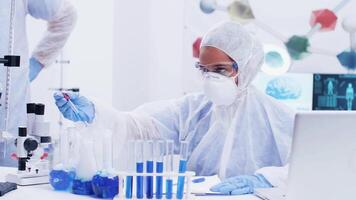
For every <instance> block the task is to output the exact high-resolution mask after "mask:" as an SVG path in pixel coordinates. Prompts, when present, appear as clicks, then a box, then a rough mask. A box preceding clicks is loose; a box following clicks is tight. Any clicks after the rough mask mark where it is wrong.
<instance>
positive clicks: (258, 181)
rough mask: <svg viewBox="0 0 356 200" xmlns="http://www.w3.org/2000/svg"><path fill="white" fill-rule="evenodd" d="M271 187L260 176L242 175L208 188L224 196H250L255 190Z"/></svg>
mask: <svg viewBox="0 0 356 200" xmlns="http://www.w3.org/2000/svg"><path fill="white" fill-rule="evenodd" d="M270 187H272V185H271V184H270V183H269V182H268V181H267V180H266V179H265V177H264V176H262V175H261V174H257V175H242V176H235V177H231V178H228V179H226V180H224V181H222V182H221V183H219V184H217V185H215V186H213V187H212V188H210V191H212V192H220V193H222V194H226V195H242V194H252V193H253V192H254V190H255V189H256V188H270Z"/></svg>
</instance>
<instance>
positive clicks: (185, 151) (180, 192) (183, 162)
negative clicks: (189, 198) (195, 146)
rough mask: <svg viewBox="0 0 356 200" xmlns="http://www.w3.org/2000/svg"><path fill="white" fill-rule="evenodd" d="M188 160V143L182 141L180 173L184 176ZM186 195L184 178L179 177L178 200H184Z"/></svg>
mask: <svg viewBox="0 0 356 200" xmlns="http://www.w3.org/2000/svg"><path fill="white" fill-rule="evenodd" d="M187 159H188V142H186V141H182V142H181V143H180V160H179V173H181V174H183V173H185V172H186V171H187ZM183 195H184V176H178V183H177V199H183Z"/></svg>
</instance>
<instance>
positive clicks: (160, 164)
mask: <svg viewBox="0 0 356 200" xmlns="http://www.w3.org/2000/svg"><path fill="white" fill-rule="evenodd" d="M156 172H157V173H163V162H157V163H156ZM162 194H163V177H162V176H157V177H156V199H162V196H163V195H162Z"/></svg>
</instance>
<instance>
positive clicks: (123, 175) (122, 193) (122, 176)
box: [114, 171, 195, 200]
mask: <svg viewBox="0 0 356 200" xmlns="http://www.w3.org/2000/svg"><path fill="white" fill-rule="evenodd" d="M117 175H118V176H119V180H120V183H119V194H118V195H117V196H116V197H115V198H114V199H117V200H124V199H125V200H127V199H138V198H137V196H135V195H132V196H131V197H130V198H127V194H126V191H127V188H126V186H125V184H123V183H125V182H127V181H128V180H127V177H133V180H136V178H137V177H151V176H152V177H153V178H154V179H156V178H157V177H162V178H163V180H166V179H167V178H171V179H172V180H176V179H178V178H179V177H184V179H185V180H186V182H184V191H183V196H182V198H181V199H185V200H190V199H192V194H191V190H190V188H191V182H192V179H193V177H194V176H195V172H191V171H186V172H185V173H177V172H174V173H166V172H163V173H155V172H154V173H137V172H133V173H130V172H127V171H122V172H118V174H117ZM132 186H133V187H132V191H133V193H132V194H135V191H137V189H138V187H137V184H136V183H135V181H134V182H133V184H132ZM165 195H166V194H165V193H163V194H162V196H163V198H161V197H158V198H157V193H155V194H153V196H152V198H151V199H153V200H156V199H167V198H166V197H165ZM176 195H177V194H175V193H172V199H177V198H176ZM144 198H146V199H147V197H144Z"/></svg>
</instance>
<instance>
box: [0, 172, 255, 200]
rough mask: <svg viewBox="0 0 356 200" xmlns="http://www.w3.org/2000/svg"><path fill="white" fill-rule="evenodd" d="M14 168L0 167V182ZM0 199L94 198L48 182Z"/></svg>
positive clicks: (249, 199) (250, 199)
mask: <svg viewBox="0 0 356 200" xmlns="http://www.w3.org/2000/svg"><path fill="white" fill-rule="evenodd" d="M15 170H16V169H15V168H6V167H0V182H4V181H5V176H6V174H7V173H9V172H15ZM0 199H1V200H57V199H58V200H72V199H73V200H74V199H79V200H80V199H87V200H88V199H95V198H92V197H88V196H80V195H74V194H71V193H67V192H57V191H54V190H53V189H52V188H51V186H50V185H49V184H46V185H36V186H24V187H21V186H19V187H18V189H17V190H14V191H12V192H10V193H7V194H6V195H5V196H3V197H0ZM203 199H214V200H216V199H223V200H225V199H226V200H259V198H257V197H255V196H253V195H244V196H199V197H194V198H193V200H203Z"/></svg>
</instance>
